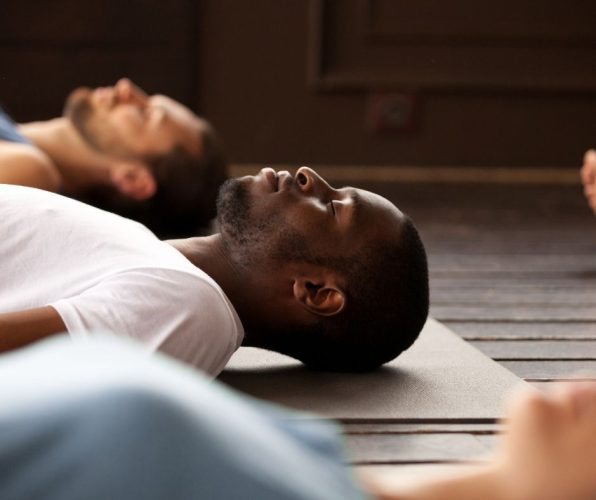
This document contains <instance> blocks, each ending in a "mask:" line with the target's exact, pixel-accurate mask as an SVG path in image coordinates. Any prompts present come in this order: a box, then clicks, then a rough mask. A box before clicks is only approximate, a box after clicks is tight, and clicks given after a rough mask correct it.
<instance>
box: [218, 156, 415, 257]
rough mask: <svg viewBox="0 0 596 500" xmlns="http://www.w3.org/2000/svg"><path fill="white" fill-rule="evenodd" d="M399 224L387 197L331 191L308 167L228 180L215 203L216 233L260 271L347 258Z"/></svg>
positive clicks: (397, 213) (357, 191) (399, 218)
mask: <svg viewBox="0 0 596 500" xmlns="http://www.w3.org/2000/svg"><path fill="white" fill-rule="evenodd" d="M403 219H404V215H403V214H402V212H400V211H399V210H398V209H397V208H396V207H395V206H394V205H393V204H392V203H390V202H389V201H387V200H386V199H385V198H383V197H381V196H379V195H376V194H374V193H370V192H368V191H363V190H360V189H354V188H350V187H345V188H341V189H334V188H333V187H331V186H330V185H329V184H328V183H327V182H326V181H325V180H324V179H323V178H321V177H320V176H319V175H318V174H317V173H316V172H315V171H314V170H312V169H310V168H307V167H301V168H300V169H298V171H297V172H296V175H295V176H294V177H293V176H292V175H290V173H288V172H286V171H282V172H275V171H274V170H273V169H271V168H265V169H263V170H261V171H260V172H259V174H258V175H256V176H247V177H242V178H238V179H231V180H229V181H227V182H226V184H224V186H222V188H221V191H220V197H219V200H218V223H219V226H220V231H221V234H222V236H223V238H224V241H225V242H226V244H227V245H228V246H229V248H230V250H231V251H232V255H233V256H234V257H235V258H236V260H238V261H239V262H241V263H243V264H244V265H249V264H259V267H261V266H262V265H269V264H271V265H275V264H276V263H283V262H288V261H302V260H306V261H310V262H312V263H317V261H318V260H321V259H327V258H334V257H350V256H351V255H354V254H355V253H356V252H358V250H360V249H361V248H362V247H363V245H365V244H366V243H367V242H370V241H371V240H375V239H381V238H389V237H390V236H389V235H390V234H392V235H395V234H396V233H398V232H399V228H400V227H401V225H402V222H403ZM389 228H390V229H389Z"/></svg>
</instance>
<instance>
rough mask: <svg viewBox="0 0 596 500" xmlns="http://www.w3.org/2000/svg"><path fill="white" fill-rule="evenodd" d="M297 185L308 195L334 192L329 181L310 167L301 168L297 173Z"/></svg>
mask: <svg viewBox="0 0 596 500" xmlns="http://www.w3.org/2000/svg"><path fill="white" fill-rule="evenodd" d="M296 184H297V185H298V188H299V189H300V190H301V191H302V192H303V193H307V194H326V193H328V192H330V191H333V188H332V187H331V186H330V185H329V184H327V181H325V179H323V178H322V177H321V176H320V175H319V174H317V173H316V172H315V171H314V170H313V169H312V168H309V167H300V168H299V169H298V170H297V171H296Z"/></svg>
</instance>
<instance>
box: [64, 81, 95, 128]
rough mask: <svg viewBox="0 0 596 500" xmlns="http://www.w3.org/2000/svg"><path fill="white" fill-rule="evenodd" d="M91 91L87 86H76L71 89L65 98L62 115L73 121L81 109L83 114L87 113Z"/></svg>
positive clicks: (89, 106)
mask: <svg viewBox="0 0 596 500" xmlns="http://www.w3.org/2000/svg"><path fill="white" fill-rule="evenodd" d="M91 92H92V91H91V89H90V88H88V87H78V88H76V89H75V90H73V91H72V92H71V93H70V94H69V95H68V97H67V98H66V102H65V104H64V110H63V113H62V114H63V116H65V117H66V118H69V119H70V120H72V121H74V119H75V118H76V117H77V115H80V114H81V113H82V112H83V110H84V113H85V114H88V113H89V110H90V108H91Z"/></svg>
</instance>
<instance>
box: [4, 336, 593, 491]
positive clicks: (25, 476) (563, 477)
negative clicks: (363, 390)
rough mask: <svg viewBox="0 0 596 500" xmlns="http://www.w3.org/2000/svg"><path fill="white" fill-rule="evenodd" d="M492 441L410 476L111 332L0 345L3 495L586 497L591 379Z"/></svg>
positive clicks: (518, 419)
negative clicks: (393, 481)
mask: <svg viewBox="0 0 596 500" xmlns="http://www.w3.org/2000/svg"><path fill="white" fill-rule="evenodd" d="M508 423H509V430H508V432H507V433H506V435H505V437H504V445H503V446H502V449H501V452H500V454H499V455H498V456H497V457H496V458H495V459H493V460H492V461H490V462H489V463H488V464H487V465H485V466H482V467H478V468H470V469H468V470H467V472H462V473H458V474H453V475H451V476H445V477H444V478H442V479H438V478H437V479H435V480H429V479H426V480H421V481H420V482H419V483H418V484H417V485H413V484H412V485H409V486H407V487H403V488H402V487H400V486H399V485H395V486H392V487H390V488H389V487H379V486H378V485H376V483H375V481H374V478H372V477H370V478H362V482H361V479H360V478H358V477H354V476H353V475H352V472H351V471H350V469H349V468H348V467H347V466H346V464H345V460H346V458H345V455H344V453H343V452H342V443H341V441H340V439H339V437H338V435H337V431H336V429H335V428H334V426H333V425H331V424H329V423H323V422H321V421H320V420H318V421H317V420H315V419H313V418H312V416H311V417H310V418H309V416H307V415H303V414H297V413H293V412H289V411H286V410H283V409H281V408H277V407H273V406H269V405H267V404H265V403H261V402H257V401H255V400H251V399H249V398H247V397H245V396H241V395H239V394H236V393H235V392H233V391H231V390H230V389H228V388H225V387H223V386H221V385H218V383H217V382H210V381H208V380H206V379H205V378H203V377H202V376H201V375H199V374H197V373H196V372H193V371H191V370H189V369H188V368H187V367H184V366H183V365H180V364H178V363H176V362H174V361H171V360H169V359H167V358H165V357H162V356H156V357H148V356H146V355H145V354H144V353H142V352H141V351H140V350H138V349H137V348H136V347H135V346H133V345H132V344H130V345H129V344H128V343H127V342H123V341H121V340H117V339H114V338H109V337H104V338H102V337H99V338H95V339H94V340H93V341H91V342H90V343H71V342H68V341H66V340H65V339H63V338H57V339H53V340H51V341H46V342H43V343H41V344H38V345H37V346H34V347H32V348H28V349H26V350H23V351H20V352H19V353H15V354H10V355H3V356H1V357H0V464H2V468H1V472H0V498H2V499H5V500H25V499H27V500H37V499H40V500H41V499H43V500H80V499H87V500H94V499H97V500H103V499H106V498H110V499H114V500H119V499H123V500H124V499H126V500H137V499H138V500H141V499H142V500H152V499H155V500H162V499H164V498H168V499H191V498H206V499H207V498H208V499H225V500H234V499H243V500H244V499H249V498H250V499H253V498H254V499H259V500H269V499H271V500H274V499H275V500H279V499H286V500H293V499H301V500H306V499H329V500H333V499H337V500H350V499H364V498H379V499H395V500H478V499H482V500H517V499H519V500H563V499H564V500H590V499H594V498H596V385H595V384H586V385H573V384H568V386H567V387H566V388H564V389H560V390H559V391H558V392H556V393H554V394H553V395H551V396H544V395H541V394H539V393H538V392H535V393H531V394H530V393H526V394H520V395H518V396H517V398H515V399H514V401H513V402H512V404H511V408H510V411H509V422H508Z"/></svg>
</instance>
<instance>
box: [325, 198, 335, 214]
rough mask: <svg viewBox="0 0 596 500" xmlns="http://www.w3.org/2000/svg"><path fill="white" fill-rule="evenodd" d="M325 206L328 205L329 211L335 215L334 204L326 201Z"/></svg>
mask: <svg viewBox="0 0 596 500" xmlns="http://www.w3.org/2000/svg"><path fill="white" fill-rule="evenodd" d="M327 206H328V207H329V210H330V211H331V213H332V214H333V216H334V217H335V206H334V205H333V202H332V201H330V202H329V203H327Z"/></svg>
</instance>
